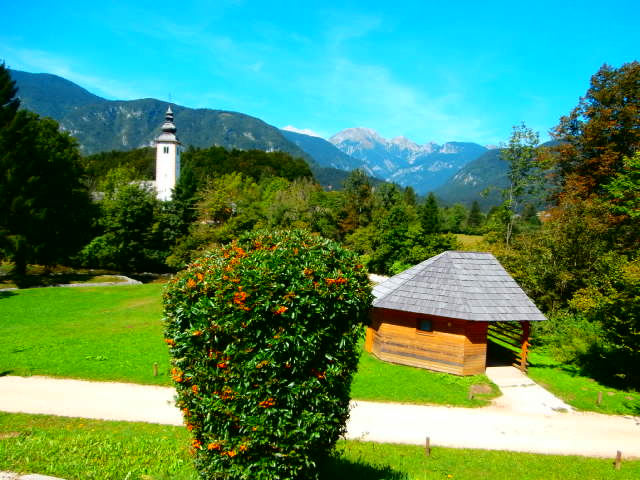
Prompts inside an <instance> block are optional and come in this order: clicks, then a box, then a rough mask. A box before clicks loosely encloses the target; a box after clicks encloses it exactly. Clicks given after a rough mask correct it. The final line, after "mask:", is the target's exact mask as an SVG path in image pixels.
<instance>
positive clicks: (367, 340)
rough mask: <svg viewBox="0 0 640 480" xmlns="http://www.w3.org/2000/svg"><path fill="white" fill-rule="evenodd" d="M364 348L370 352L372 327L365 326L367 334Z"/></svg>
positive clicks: (371, 347)
mask: <svg viewBox="0 0 640 480" xmlns="http://www.w3.org/2000/svg"><path fill="white" fill-rule="evenodd" d="M364 349H365V350H366V351H367V352H369V353H371V351H372V350H373V328H371V327H370V326H369V327H367V336H366V338H365V341H364Z"/></svg>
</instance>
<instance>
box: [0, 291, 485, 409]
mask: <svg viewBox="0 0 640 480" xmlns="http://www.w3.org/2000/svg"><path fill="white" fill-rule="evenodd" d="M161 291H162V285H159V284H150V285H135V286H114V287H83V288H36V289H27V290H17V291H12V292H4V293H2V292H0V338H2V339H3V343H2V347H0V373H2V372H4V373H5V374H10V375H49V376H54V377H70V378H84V379H89V380H101V381H121V382H132V383H141V384H160V385H169V384H170V380H169V378H168V375H167V373H168V370H169V357H168V352H167V348H166V345H165V344H164V342H163V340H162V330H163V327H162V320H161V318H162V306H161ZM154 363H157V364H158V376H157V377H154V376H153V364H154ZM476 383H486V384H490V382H489V380H488V379H487V378H486V377H485V376H484V375H479V376H474V377H456V376H453V375H446V374H441V373H435V372H430V371H427V370H422V369H417V368H412V367H404V366H399V365H392V364H388V363H385V362H382V361H380V360H378V359H376V358H375V357H373V356H371V355H369V354H368V353H366V352H365V353H363V355H362V358H361V361H360V366H359V372H358V373H357V375H356V377H355V380H354V384H353V389H352V396H353V397H354V398H359V399H363V400H376V401H393V402H403V403H434V404H446V405H457V406H468V407H471V406H481V405H485V404H487V399H488V398H491V397H493V396H495V395H496V394H497V390H496V391H494V393H493V394H490V395H484V396H482V395H476V396H475V397H474V399H473V400H469V399H468V392H469V387H470V386H471V385H472V384H476Z"/></svg>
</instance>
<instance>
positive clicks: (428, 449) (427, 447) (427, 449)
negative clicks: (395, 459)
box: [424, 437, 620, 457]
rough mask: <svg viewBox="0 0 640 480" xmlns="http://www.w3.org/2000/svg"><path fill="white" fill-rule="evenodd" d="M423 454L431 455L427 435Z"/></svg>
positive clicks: (429, 441) (429, 440)
mask: <svg viewBox="0 0 640 480" xmlns="http://www.w3.org/2000/svg"><path fill="white" fill-rule="evenodd" d="M618 453H620V452H618ZM424 454H425V455H426V456H427V457H429V456H431V439H430V438H429V437H427V440H426V441H425V443H424Z"/></svg>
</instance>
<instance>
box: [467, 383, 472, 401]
mask: <svg viewBox="0 0 640 480" xmlns="http://www.w3.org/2000/svg"><path fill="white" fill-rule="evenodd" d="M467 400H473V385H471V386H470V387H469V393H468V394H467Z"/></svg>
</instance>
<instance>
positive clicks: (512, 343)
mask: <svg viewBox="0 0 640 480" xmlns="http://www.w3.org/2000/svg"><path fill="white" fill-rule="evenodd" d="M529 335H530V325H529V322H489V330H488V332H487V340H488V341H489V342H490V344H489V345H487V347H488V348H489V351H490V354H491V355H493V356H494V357H499V358H500V359H501V360H503V361H507V362H509V363H511V364H512V365H513V366H514V367H518V368H519V369H520V370H522V371H523V372H526V371H527V366H528V361H527V357H528V355H529Z"/></svg>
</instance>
